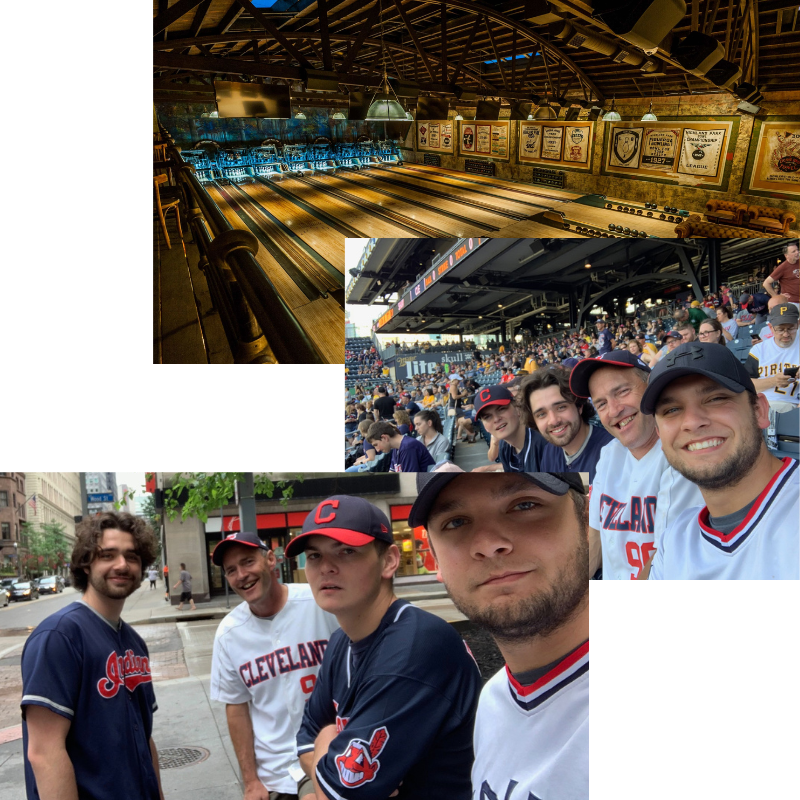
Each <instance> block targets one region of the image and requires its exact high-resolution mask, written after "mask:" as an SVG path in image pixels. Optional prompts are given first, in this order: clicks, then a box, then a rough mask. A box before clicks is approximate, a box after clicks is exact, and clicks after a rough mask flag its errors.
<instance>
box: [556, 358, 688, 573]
mask: <svg viewBox="0 0 800 800" xmlns="http://www.w3.org/2000/svg"><path fill="white" fill-rule="evenodd" d="M649 377H650V369H649V367H648V366H647V364H645V363H644V361H642V359H641V358H640V357H639V356H635V355H634V354H633V353H631V352H630V351H629V350H612V351H611V352H610V353H606V354H605V355H603V356H600V357H599V358H586V359H584V360H583V361H581V362H580V364H578V365H576V366H575V368H574V369H573V370H572V374H571V375H570V389H571V391H572V393H573V394H574V395H575V396H576V397H590V398H591V401H592V405H593V406H594V408H595V410H596V411H597V415H598V417H599V418H600V422H601V423H602V425H603V427H604V428H605V429H606V430H607V431H608V432H609V433H610V434H611V435H612V436H613V437H614V439H615V440H616V441H611V442H608V444H606V445H605V446H604V447H603V449H602V450H601V451H600V460H599V461H598V462H597V468H596V472H595V478H594V481H593V482H592V495H591V502H590V504H589V542H590V546H591V561H590V563H591V569H592V574H593V575H594V574H595V571H596V570H597V569H599V567H600V562H601V555H602V576H603V578H604V579H605V580H630V579H632V578H638V577H639V573H640V571H641V570H642V568H643V567H644V566H645V565H646V564H647V563H648V562H649V561H650V560H651V559H652V556H653V553H654V552H655V550H656V548H657V546H658V539H659V538H660V536H661V534H662V533H663V531H664V528H665V527H666V525H667V524H668V522H671V520H672V516H674V515H675V514H676V513H677V509H679V508H686V507H687V505H697V504H698V503H699V502H701V496H700V492H699V490H698V489H697V487H696V486H694V485H693V484H691V483H689V481H686V480H684V479H683V478H682V477H681V476H680V475H679V474H678V473H677V472H675V471H674V470H673V469H672V468H671V467H670V466H669V464H668V462H667V460H666V458H664V454H663V453H662V452H661V441H660V439H659V438H658V431H657V430H656V426H655V422H654V421H653V419H652V417H649V416H647V415H646V414H643V413H642V412H641V410H640V409H639V404H640V402H641V399H642V395H643V394H644V390H645V388H646V386H647V382H648V379H649Z"/></svg>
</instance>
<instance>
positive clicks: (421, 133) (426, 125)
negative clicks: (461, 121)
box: [417, 119, 453, 154]
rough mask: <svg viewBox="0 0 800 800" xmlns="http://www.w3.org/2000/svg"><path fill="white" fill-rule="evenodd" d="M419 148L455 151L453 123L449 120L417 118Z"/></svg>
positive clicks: (439, 151)
mask: <svg viewBox="0 0 800 800" xmlns="http://www.w3.org/2000/svg"><path fill="white" fill-rule="evenodd" d="M417 150H428V151H432V152H435V153H451V154H452V152H453V123H452V122H449V121H447V120H440V121H438V122H437V121H434V120H427V119H425V120H417Z"/></svg>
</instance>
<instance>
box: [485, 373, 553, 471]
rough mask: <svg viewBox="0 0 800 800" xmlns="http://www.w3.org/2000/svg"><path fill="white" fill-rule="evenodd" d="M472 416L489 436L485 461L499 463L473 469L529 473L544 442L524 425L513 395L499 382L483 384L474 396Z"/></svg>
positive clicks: (536, 465)
mask: <svg viewBox="0 0 800 800" xmlns="http://www.w3.org/2000/svg"><path fill="white" fill-rule="evenodd" d="M474 404H475V419H476V421H477V420H480V421H481V422H482V423H483V427H484V428H486V431H487V433H489V435H490V436H491V437H492V440H491V443H490V445H489V460H494V459H495V458H499V459H500V463H499V464H488V465H486V466H483V467H477V468H476V469H474V470H473V472H500V471H503V472H530V471H533V470H536V469H538V467H539V457H540V455H541V452H542V449H543V448H544V445H545V441H544V439H543V438H542V435H541V434H540V433H539V431H537V430H535V429H534V428H528V427H527V426H526V425H525V422H524V421H523V418H522V411H521V409H520V407H519V406H518V405H517V403H516V402H515V400H514V395H513V394H512V393H511V392H510V391H509V390H508V389H507V388H506V387H505V386H501V385H499V384H498V385H496V386H486V387H484V388H483V389H481V390H480V391H479V392H478V393H477V394H476V395H475V400H474Z"/></svg>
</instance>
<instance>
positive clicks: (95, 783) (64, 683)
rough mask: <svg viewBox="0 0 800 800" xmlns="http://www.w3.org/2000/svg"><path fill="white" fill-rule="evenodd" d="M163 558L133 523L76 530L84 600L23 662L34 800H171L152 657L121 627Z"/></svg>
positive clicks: (88, 524)
mask: <svg viewBox="0 0 800 800" xmlns="http://www.w3.org/2000/svg"><path fill="white" fill-rule="evenodd" d="M155 550H156V539H155V536H154V534H153V531H152V529H151V528H150V527H149V526H148V525H147V523H146V522H145V521H144V520H143V519H141V518H140V517H134V516H132V515H131V514H124V513H123V514H113V513H112V514H109V513H104V514H98V515H96V516H94V517H89V518H88V519H84V520H83V522H81V523H80V525H78V527H77V528H76V530H75V546H74V548H73V551H72V558H71V560H70V561H71V571H72V581H73V586H75V588H76V589H77V590H78V591H79V592H81V595H82V597H81V600H80V601H79V602H76V603H70V605H68V606H66V607H65V608H63V609H61V610H60V611H57V612H56V613H55V614H52V615H51V616H49V617H48V618H47V619H46V620H44V621H43V622H41V623H40V624H39V625H37V626H36V630H35V631H34V632H33V634H32V635H31V636H30V638H29V639H28V641H27V643H26V645H25V649H24V650H23V652H22V701H21V706H22V732H23V758H24V764H25V783H26V787H27V794H26V796H27V798H28V800H39V798H48V797H50V798H55V797H72V798H77V797H85V798H89V797H95V798H99V797H103V798H106V797H108V798H111V797H114V798H116V797H135V798H137V800H164V795H163V793H162V791H161V781H160V777H159V765H158V752H157V750H156V746H155V743H154V742H153V738H152V736H151V734H152V730H153V713H154V712H155V711H156V709H157V708H158V706H157V704H156V697H155V693H154V692H153V683H152V677H151V672H150V654H149V652H148V650H147V645H146V644H145V643H144V640H143V639H142V638H141V636H139V634H138V633H136V631H134V629H133V628H132V627H131V626H130V625H128V624H127V623H126V622H124V621H123V620H122V619H121V618H120V617H121V614H122V609H123V606H124V605H125V598H127V597H129V596H130V595H132V594H133V593H134V592H135V591H136V589H138V588H139V585H140V584H141V582H142V571H143V566H144V564H146V563H147V562H148V561H152V560H153V558H155ZM103 753H105V754H106V755H107V756H108V757H102V756H101V754H103ZM17 796H18V795H17Z"/></svg>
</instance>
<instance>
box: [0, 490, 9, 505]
mask: <svg viewBox="0 0 800 800" xmlns="http://www.w3.org/2000/svg"><path fill="white" fill-rule="evenodd" d="M7 507H8V492H0V508H7Z"/></svg>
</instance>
